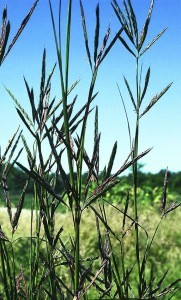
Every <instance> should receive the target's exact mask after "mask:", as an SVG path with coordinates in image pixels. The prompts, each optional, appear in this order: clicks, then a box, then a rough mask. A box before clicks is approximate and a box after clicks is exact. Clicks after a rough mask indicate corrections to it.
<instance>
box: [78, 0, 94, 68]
mask: <svg viewBox="0 0 181 300" xmlns="http://www.w3.org/2000/svg"><path fill="white" fill-rule="evenodd" d="M80 11H81V17H82V27H83V32H84V40H85V47H86V51H87V57H88V60H89V64H90V67H91V70H92V61H91V55H90V50H89V43H88V35H87V29H86V22H85V14H84V8H83V4H82V1H81V0H80Z"/></svg>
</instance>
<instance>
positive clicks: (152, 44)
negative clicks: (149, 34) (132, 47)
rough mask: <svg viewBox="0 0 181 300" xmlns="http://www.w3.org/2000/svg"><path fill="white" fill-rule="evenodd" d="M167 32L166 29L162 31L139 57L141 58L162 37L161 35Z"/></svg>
mask: <svg viewBox="0 0 181 300" xmlns="http://www.w3.org/2000/svg"><path fill="white" fill-rule="evenodd" d="M166 30H167V28H165V29H163V30H162V31H161V32H160V33H159V34H158V35H157V36H156V37H155V38H154V39H153V40H152V41H151V42H150V43H149V44H148V45H147V46H146V47H145V49H144V50H143V51H142V52H141V53H140V56H142V55H143V54H144V53H145V52H146V51H147V50H148V49H150V47H151V46H152V45H153V44H154V43H155V42H156V41H157V40H158V39H159V38H160V37H161V36H162V34H163V33H164V32H165V31H166Z"/></svg>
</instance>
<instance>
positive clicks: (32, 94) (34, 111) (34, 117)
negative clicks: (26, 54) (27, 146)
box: [24, 77, 38, 122]
mask: <svg viewBox="0 0 181 300" xmlns="http://www.w3.org/2000/svg"><path fill="white" fill-rule="evenodd" d="M24 82H25V85H26V89H27V93H28V97H29V100H30V104H31V111H32V117H33V122H35V119H37V111H36V108H35V102H34V92H33V89H31V90H30V88H29V85H28V83H27V81H26V79H25V77H24ZM37 121H38V120H37Z"/></svg>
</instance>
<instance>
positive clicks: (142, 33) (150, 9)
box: [138, 0, 154, 51]
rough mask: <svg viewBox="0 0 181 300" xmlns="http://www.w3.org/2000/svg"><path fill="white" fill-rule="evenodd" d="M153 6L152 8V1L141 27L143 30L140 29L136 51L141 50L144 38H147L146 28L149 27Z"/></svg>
mask: <svg viewBox="0 0 181 300" xmlns="http://www.w3.org/2000/svg"><path fill="white" fill-rule="evenodd" d="M153 6H154V0H152V2H151V4H150V8H149V11H148V15H147V19H146V22H145V24H144V26H143V29H142V31H141V33H140V37H139V45H138V51H140V50H141V48H142V46H143V44H144V41H145V39H146V36H147V33H148V27H149V24H150V19H151V14H152V10H153Z"/></svg>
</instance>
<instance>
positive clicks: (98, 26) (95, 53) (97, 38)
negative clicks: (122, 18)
mask: <svg viewBox="0 0 181 300" xmlns="http://www.w3.org/2000/svg"><path fill="white" fill-rule="evenodd" d="M99 30H100V15H99V4H97V7H96V29H95V37H94V63H95V64H96V59H97V51H98V46H99Z"/></svg>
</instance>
